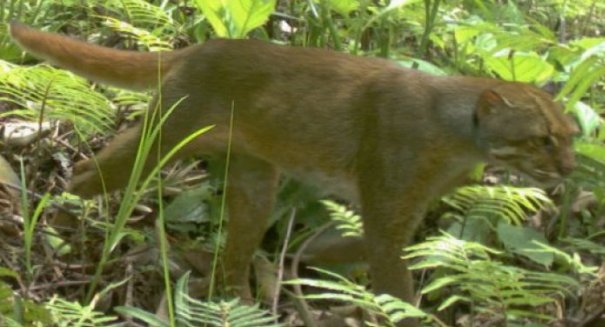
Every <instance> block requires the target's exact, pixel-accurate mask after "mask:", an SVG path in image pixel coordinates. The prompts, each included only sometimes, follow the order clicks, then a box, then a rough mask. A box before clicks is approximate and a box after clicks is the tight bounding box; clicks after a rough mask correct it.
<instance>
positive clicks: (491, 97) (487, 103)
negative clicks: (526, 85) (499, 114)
mask: <svg viewBox="0 0 605 327" xmlns="http://www.w3.org/2000/svg"><path fill="white" fill-rule="evenodd" d="M511 106H512V105H511V103H510V101H508V100H507V99H506V98H505V97H504V96H503V95H502V94H501V93H499V92H497V91H495V90H492V89H489V90H485V91H483V92H482V93H481V95H480V96H479V100H478V101H477V106H476V108H475V116H476V117H477V118H478V119H479V120H481V119H483V118H485V117H486V116H489V115H491V114H493V113H494V112H496V111H498V110H501V109H502V107H511Z"/></svg>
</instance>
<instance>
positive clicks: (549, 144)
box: [540, 135, 558, 152]
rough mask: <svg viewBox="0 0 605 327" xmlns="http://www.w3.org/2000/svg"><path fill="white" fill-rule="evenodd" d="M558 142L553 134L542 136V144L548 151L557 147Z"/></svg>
mask: <svg viewBox="0 0 605 327" xmlns="http://www.w3.org/2000/svg"><path fill="white" fill-rule="evenodd" d="M557 143H558V142H557V139H556V138H555V137H554V136H552V135H549V136H544V137H541V138H540V144H541V146H543V147H544V148H545V149H546V151H549V152H550V151H553V150H554V149H555V147H557Z"/></svg>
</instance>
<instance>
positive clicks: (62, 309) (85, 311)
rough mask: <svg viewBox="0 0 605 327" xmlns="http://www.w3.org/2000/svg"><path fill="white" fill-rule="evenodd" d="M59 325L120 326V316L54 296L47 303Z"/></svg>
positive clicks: (63, 326) (68, 326) (80, 326)
mask: <svg viewBox="0 0 605 327" xmlns="http://www.w3.org/2000/svg"><path fill="white" fill-rule="evenodd" d="M47 307H48V309H49V310H50V312H51V314H52V315H53V319H54V321H55V324H56V326H58V327H114V326H119V324H118V318H117V317H115V316H110V315H106V314H105V313H103V312H99V311H95V310H94V309H95V308H94V306H92V305H86V306H82V305H81V304H79V303H77V302H69V301H66V300H63V299H61V298H59V297H56V296H55V297H53V298H52V299H51V300H50V301H49V302H48V304H47Z"/></svg>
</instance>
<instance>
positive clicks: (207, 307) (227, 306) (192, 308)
mask: <svg viewBox="0 0 605 327" xmlns="http://www.w3.org/2000/svg"><path fill="white" fill-rule="evenodd" d="M188 283H189V274H185V275H184V276H183V277H181V278H180V279H179V280H178V282H177V284H176V286H175V288H174V292H175V295H174V306H175V315H176V322H177V324H176V326H178V327H197V326H216V327H223V326H230V327H283V325H282V324H279V323H276V322H275V321H276V320H277V319H276V318H275V317H273V316H271V315H270V314H269V313H268V312H267V311H265V310H261V309H259V307H258V305H254V306H249V305H243V304H241V303H239V300H238V299H234V300H231V301H220V302H203V301H199V300H197V299H194V298H192V297H191V296H189V295H188V293H189V290H188V287H187V285H188ZM116 311H117V312H120V313H123V314H127V315H130V316H132V317H134V318H137V319H141V320H143V321H145V322H146V323H148V324H149V326H151V327H167V326H168V324H167V323H165V322H163V321H161V320H159V319H158V318H157V317H155V316H154V315H153V314H151V313H149V312H145V311H143V310H140V309H137V308H132V307H118V308H116Z"/></svg>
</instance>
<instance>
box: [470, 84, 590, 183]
mask: <svg viewBox="0 0 605 327" xmlns="http://www.w3.org/2000/svg"><path fill="white" fill-rule="evenodd" d="M475 124H476V131H477V133H476V136H477V143H478V144H479V146H480V147H481V149H482V150H483V151H485V153H486V155H487V157H488V160H489V161H490V162H491V163H494V164H499V165H504V166H507V167H510V168H513V169H514V170H517V171H518V172H520V173H521V174H523V175H526V176H528V177H530V178H531V179H533V180H534V181H536V182H538V183H540V184H542V185H551V184H553V183H555V182H557V181H559V180H560V179H561V178H563V177H564V176H566V175H568V174H569V173H571V171H572V170H573V168H574V167H575V158H574V152H573V146H572V145H573V144H572V142H573V136H574V135H575V134H577V133H578V131H579V129H578V127H577V125H576V124H575V122H574V121H573V120H572V119H571V118H570V117H568V116H567V115H565V114H564V113H563V110H562V108H561V106H560V105H559V104H557V103H556V102H554V101H553V100H552V97H551V96H550V95H549V94H548V93H546V92H544V91H542V90H540V89H538V88H535V87H533V86H530V85H527V84H522V83H505V82H503V83H502V84H500V85H498V86H496V87H493V88H490V89H487V90H485V91H483V92H482V94H481V95H480V97H479V100H478V102H477V106H476V110H475Z"/></svg>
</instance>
